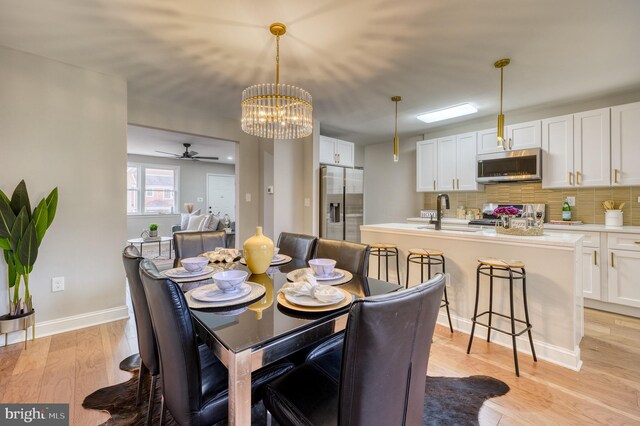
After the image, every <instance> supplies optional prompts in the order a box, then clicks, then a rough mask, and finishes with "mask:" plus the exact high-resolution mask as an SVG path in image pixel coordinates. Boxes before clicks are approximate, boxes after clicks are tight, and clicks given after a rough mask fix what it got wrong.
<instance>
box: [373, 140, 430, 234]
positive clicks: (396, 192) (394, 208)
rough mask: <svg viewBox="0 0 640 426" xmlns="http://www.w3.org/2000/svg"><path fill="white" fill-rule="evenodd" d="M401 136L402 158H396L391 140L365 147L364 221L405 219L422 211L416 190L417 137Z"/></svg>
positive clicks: (403, 220) (421, 201)
mask: <svg viewBox="0 0 640 426" xmlns="http://www.w3.org/2000/svg"><path fill="white" fill-rule="evenodd" d="M419 139H421V138H417V137H414V138H405V139H401V140H400V160H399V161H398V162H397V163H396V162H394V161H393V145H392V142H391V141H388V142H384V143H380V144H375V145H367V146H365V149H364V223H365V224H374V223H386V222H405V220H406V218H408V217H415V216H416V215H418V214H419V213H420V208H421V206H422V204H423V197H422V194H419V193H418V192H416V141H417V140H419Z"/></svg>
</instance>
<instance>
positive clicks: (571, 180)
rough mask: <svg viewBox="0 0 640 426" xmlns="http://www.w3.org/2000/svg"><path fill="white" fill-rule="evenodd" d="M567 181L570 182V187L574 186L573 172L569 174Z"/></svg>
mask: <svg viewBox="0 0 640 426" xmlns="http://www.w3.org/2000/svg"><path fill="white" fill-rule="evenodd" d="M567 179H568V180H569V185H573V172H569V175H568V177H567Z"/></svg>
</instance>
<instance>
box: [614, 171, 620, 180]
mask: <svg viewBox="0 0 640 426" xmlns="http://www.w3.org/2000/svg"><path fill="white" fill-rule="evenodd" d="M618 173H620V170H618V169H613V183H618Z"/></svg>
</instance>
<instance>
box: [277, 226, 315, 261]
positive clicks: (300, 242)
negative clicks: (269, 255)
mask: <svg viewBox="0 0 640 426" xmlns="http://www.w3.org/2000/svg"><path fill="white" fill-rule="evenodd" d="M317 241H318V239H317V238H316V237H314V236H313V235H305V234H293V233H290V232H281V233H280V236H279V237H278V245H277V247H278V248H279V249H280V251H279V252H278V253H282V254H286V255H287V256H291V257H292V258H293V259H299V260H303V261H304V262H306V261H308V260H309V259H311V256H313V251H314V250H315V248H316V242H317Z"/></svg>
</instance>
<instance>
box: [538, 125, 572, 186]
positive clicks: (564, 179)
mask: <svg viewBox="0 0 640 426" xmlns="http://www.w3.org/2000/svg"><path fill="white" fill-rule="evenodd" d="M542 149H543V158H542V187H543V188H566V187H571V186H574V183H575V182H574V170H573V115H563V116H562V117H554V118H548V119H546V120H542Z"/></svg>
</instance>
